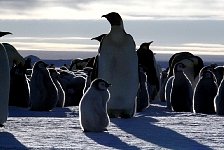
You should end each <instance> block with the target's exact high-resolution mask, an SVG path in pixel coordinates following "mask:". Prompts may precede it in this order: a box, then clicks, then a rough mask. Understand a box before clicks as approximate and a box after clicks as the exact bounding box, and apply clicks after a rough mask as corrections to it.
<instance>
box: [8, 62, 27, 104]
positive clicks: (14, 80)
mask: <svg viewBox="0 0 224 150" xmlns="http://www.w3.org/2000/svg"><path fill="white" fill-rule="evenodd" d="M28 82H29V79H28V78H27V76H26V69H25V68H24V66H23V65H22V64H21V63H19V64H18V65H16V64H15V65H14V66H13V68H11V70H10V92H9V105H10V106H17V107H25V108H27V107H29V104H30V102H29V100H30V86H29V83H28Z"/></svg>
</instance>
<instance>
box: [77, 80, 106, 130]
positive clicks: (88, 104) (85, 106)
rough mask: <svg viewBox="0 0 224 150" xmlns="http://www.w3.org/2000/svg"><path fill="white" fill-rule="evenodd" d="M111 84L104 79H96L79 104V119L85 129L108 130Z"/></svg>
mask: <svg viewBox="0 0 224 150" xmlns="http://www.w3.org/2000/svg"><path fill="white" fill-rule="evenodd" d="M109 86H110V84H109V83H108V82H106V81H105V80H103V79H99V78H98V79H95V80H94V81H93V82H92V83H91V85H90V87H89V88H88V90H87V91H86V93H85V94H84V95H83V97H82V99H81V101H80V104H79V120H80V125H81V128H82V130H83V131H85V132H102V131H105V130H107V126H108V125H109V122H110V120H109V116H108V114H107V103H108V100H109V98H110V92H109V90H108V87H109Z"/></svg>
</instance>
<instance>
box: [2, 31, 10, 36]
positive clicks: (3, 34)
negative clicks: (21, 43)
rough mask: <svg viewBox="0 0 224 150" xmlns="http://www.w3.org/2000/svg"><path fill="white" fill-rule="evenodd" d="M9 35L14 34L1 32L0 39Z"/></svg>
mask: <svg viewBox="0 0 224 150" xmlns="http://www.w3.org/2000/svg"><path fill="white" fill-rule="evenodd" d="M8 34H12V33H11V32H3V31H0V37H3V36H5V35H8Z"/></svg>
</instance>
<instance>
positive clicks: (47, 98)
mask: <svg viewBox="0 0 224 150" xmlns="http://www.w3.org/2000/svg"><path fill="white" fill-rule="evenodd" d="M46 67H47V64H46V63H44V62H43V61H38V62H36V63H35V64H34V67H33V72H32V77H31V81H30V102H31V108H30V109H31V110H34V111H50V110H52V109H53V108H54V107H55V106H56V104H57V102H58V90H57V87H56V86H55V84H54V82H53V80H52V78H51V76H50V73H49V71H48V70H47V68H46Z"/></svg>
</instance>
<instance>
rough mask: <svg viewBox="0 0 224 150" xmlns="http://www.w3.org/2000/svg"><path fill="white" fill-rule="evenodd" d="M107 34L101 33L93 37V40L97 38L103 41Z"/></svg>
mask: <svg viewBox="0 0 224 150" xmlns="http://www.w3.org/2000/svg"><path fill="white" fill-rule="evenodd" d="M106 35H107V34H101V35H99V36H97V37H94V38H92V39H91V40H97V41H98V42H101V41H102V39H103V38H104V37H105V36H106Z"/></svg>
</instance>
